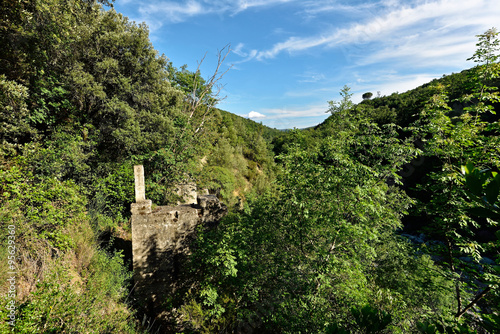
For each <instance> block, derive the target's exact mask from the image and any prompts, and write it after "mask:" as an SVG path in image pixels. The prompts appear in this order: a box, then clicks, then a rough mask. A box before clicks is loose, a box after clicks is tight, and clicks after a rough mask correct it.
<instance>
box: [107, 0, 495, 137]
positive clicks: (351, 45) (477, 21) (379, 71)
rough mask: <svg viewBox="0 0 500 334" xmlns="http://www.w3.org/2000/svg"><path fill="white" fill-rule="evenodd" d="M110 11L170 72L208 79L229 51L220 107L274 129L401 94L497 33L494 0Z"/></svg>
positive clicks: (271, 2) (264, 2) (165, 0)
mask: <svg viewBox="0 0 500 334" xmlns="http://www.w3.org/2000/svg"><path fill="white" fill-rule="evenodd" d="M114 7H115V9H116V10H117V11H118V12H120V13H123V14H124V15H125V16H128V17H129V18H130V19H131V20H134V21H136V22H137V23H139V22H145V23H146V24H147V25H148V26H149V30H150V39H151V41H152V43H153V45H154V47H155V48H156V49H157V50H158V51H159V53H160V54H161V53H164V54H165V56H167V58H169V59H170V60H171V61H172V62H173V64H174V66H176V67H180V66H182V65H184V64H186V65H187V66H188V69H189V70H191V71H195V70H196V68H197V67H198V63H199V61H200V60H201V59H202V58H203V57H204V56H205V55H206V57H205V59H204V61H203V63H202V65H201V73H202V76H204V77H208V76H210V75H211V74H213V71H214V69H215V66H216V64H217V53H218V51H219V50H221V49H223V48H224V47H225V46H226V45H228V44H229V45H230V47H231V49H232V51H231V52H230V54H229V55H228V56H227V58H226V60H225V62H224V64H223V66H222V67H223V68H222V70H223V71H225V70H226V69H228V68H229V67H231V68H230V69H229V71H228V72H227V73H226V74H225V75H224V77H223V78H222V80H221V81H220V82H221V83H222V84H223V85H224V87H223V89H222V91H221V96H222V97H224V96H225V97H226V98H225V99H224V100H223V101H221V103H220V104H219V105H218V107H219V108H221V109H224V110H227V111H229V112H232V113H234V114H237V115H240V116H244V117H249V116H250V117H251V118H252V119H254V120H256V121H258V122H262V123H263V124H265V125H267V126H271V127H274V128H278V129H285V128H293V127H297V128H303V127H308V126H313V125H316V124H319V123H321V122H322V121H323V120H324V119H325V118H326V117H327V116H328V114H326V113H325V111H326V110H327V109H328V101H331V100H340V99H341V96H340V95H339V92H340V89H341V88H342V87H343V86H344V85H348V86H349V87H351V92H353V93H354V96H353V100H354V102H359V101H360V100H361V95H362V94H363V93H365V92H372V93H373V94H374V95H377V93H378V92H380V94H381V95H390V94H392V93H393V92H405V91H407V90H409V89H412V88H415V87H417V86H420V85H421V84H423V83H426V82H428V81H430V80H432V79H434V78H439V77H441V76H442V75H443V74H451V73H453V72H460V71H461V70H463V69H466V68H470V67H472V66H474V63H472V62H470V61H466V59H467V58H469V57H470V56H472V54H473V53H474V51H475V49H476V46H475V44H476V42H477V37H476V35H478V34H481V33H483V32H485V31H486V30H487V29H489V28H491V27H496V28H499V29H500V3H499V2H498V0H427V1H424V0H406V1H398V0H373V1H357V0H351V1H348V0H342V1H341V0H315V1H313V0H246V1H245V0H187V1H180V0H115V4H114Z"/></svg>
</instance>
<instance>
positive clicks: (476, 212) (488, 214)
mask: <svg viewBox="0 0 500 334" xmlns="http://www.w3.org/2000/svg"><path fill="white" fill-rule="evenodd" d="M467 212H468V213H469V214H470V215H473V216H477V217H483V218H491V219H500V214H498V213H496V212H493V211H491V210H488V209H485V208H471V209H467Z"/></svg>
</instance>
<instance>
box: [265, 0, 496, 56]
mask: <svg viewBox="0 0 500 334" xmlns="http://www.w3.org/2000/svg"><path fill="white" fill-rule="evenodd" d="M478 2H479V3H478ZM325 8H326V7H325ZM391 8H392V9H391V10H390V11H389V12H387V13H385V14H379V15H375V16H372V17H370V18H369V19H367V20H366V21H364V22H358V23H355V24H353V25H351V26H349V27H346V28H342V29H332V30H330V31H325V32H323V33H320V34H317V35H315V36H306V37H298V36H293V37H290V38H288V39H287V40H285V41H282V42H278V43H276V44H275V45H274V46H273V47H271V48H270V49H268V50H261V51H259V52H258V53H257V54H256V57H255V58H256V59H258V60H264V59H271V58H275V57H276V56H278V55H279V54H280V53H283V52H288V53H294V52H299V51H305V50H308V49H311V48H318V47H324V48H332V47H337V46H342V45H352V44H367V43H381V44H382V46H386V47H394V46H396V47H397V48H398V51H399V53H400V54H401V55H404V54H405V53H407V54H414V53H413V52H412V48H415V47H414V46H413V45H412V44H411V43H412V42H415V41H416V42H417V44H420V46H422V45H424V44H425V45H426V46H427V47H426V48H424V49H422V48H419V49H418V50H419V51H420V52H419V54H423V53H424V52H432V51H433V50H435V48H434V47H433V40H429V39H425V38H428V37H433V38H436V41H439V38H440V39H449V38H453V39H455V41H456V42H457V43H458V45H460V46H459V48H462V49H463V47H464V45H465V44H467V43H470V34H469V35H467V34H463V31H462V30H460V29H458V27H463V25H464V22H467V23H468V25H469V27H470V28H471V31H484V30H486V29H487V28H489V27H491V24H492V23H493V22H497V21H498V17H500V6H499V5H498V2H497V1H496V0H478V1H469V0H453V1H452V0H441V1H434V2H428V1H425V2H424V1H418V2H417V3H416V4H415V5H414V6H399V7H397V8H395V7H394V5H393V6H392V7H391ZM495 18H496V19H495ZM436 27H439V29H440V31H435V29H437V28H436ZM455 29H456V30H455ZM426 31H427V32H430V33H425V32H426ZM422 32H424V33H422ZM432 32H436V33H434V34H432ZM437 36H440V37H437ZM405 42H406V44H405ZM439 42H440V45H439V46H441V47H445V48H446V47H447V48H448V50H447V51H444V52H449V53H451V52H453V50H452V49H450V48H454V47H456V45H457V44H451V43H448V44H449V45H445V44H444V43H443V42H442V41H439ZM405 46H406V47H405Z"/></svg>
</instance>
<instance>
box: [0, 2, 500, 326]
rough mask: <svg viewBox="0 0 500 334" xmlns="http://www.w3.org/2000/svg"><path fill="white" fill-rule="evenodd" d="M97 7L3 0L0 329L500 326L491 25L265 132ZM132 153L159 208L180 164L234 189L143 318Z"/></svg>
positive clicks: (498, 69)
mask: <svg viewBox="0 0 500 334" xmlns="http://www.w3.org/2000/svg"><path fill="white" fill-rule="evenodd" d="M109 5H110V3H109V2H108V1H106V0H102V1H97V2H95V1H83V0H69V1H68V0H64V1H63V0H35V1H28V0H21V1H7V2H4V3H2V4H1V5H0V17H1V18H2V21H1V23H0V24H1V25H0V43H1V45H2V48H0V128H1V132H0V221H1V222H2V225H1V226H2V231H3V233H2V236H1V237H0V242H1V243H2V248H1V252H0V262H1V263H2V270H1V271H0V272H1V273H0V279H1V280H2V282H4V283H2V284H1V285H0V293H1V295H2V300H3V301H4V305H7V307H4V308H1V309H0V315H1V316H2V317H3V318H4V319H9V320H8V321H4V322H2V323H1V324H0V330H1V331H2V332H11V331H15V332H19V333H86V332H92V333H146V332H159V331H164V332H172V333H179V332H183V333H234V332H255V333H257V332H258V333H406V332H421V333H444V332H446V333H494V332H497V331H498V330H499V329H500V318H499V315H498V310H499V306H500V295H499V289H498V287H499V284H500V279H499V276H498V274H499V272H500V270H499V268H500V266H499V259H500V253H499V250H500V247H499V246H500V242H499V239H498V238H497V236H498V235H499V234H500V233H499V231H498V223H499V222H500V210H499V206H500V202H499V201H500V198H499V193H500V174H499V173H498V171H499V167H500V150H499V148H500V140H499V138H500V137H499V133H500V128H499V123H498V117H499V116H498V113H496V111H498V108H499V103H498V102H499V100H500V98H499V89H498V88H497V87H498V84H499V81H498V80H499V79H498V78H499V77H500V64H499V62H498V60H499V58H498V57H499V55H498V53H499V44H500V41H499V34H498V33H497V32H496V30H495V29H490V30H488V31H486V32H485V33H484V34H482V35H480V36H478V38H479V41H478V44H477V51H476V53H475V54H474V55H472V58H471V59H472V60H474V61H475V62H477V66H474V67H473V68H471V69H469V70H466V71H463V72H461V73H456V74H452V75H448V76H445V77H443V78H441V79H438V80H434V81H432V82H430V83H428V84H425V85H423V86H421V87H418V88H416V89H414V90H411V91H408V92H405V93H401V94H399V93H395V94H392V95H390V96H382V97H376V98H370V99H366V100H364V101H363V102H361V103H359V104H357V105H353V104H352V103H345V104H342V103H337V102H336V101H331V102H330V107H331V109H330V111H331V112H332V115H331V116H330V117H329V118H328V119H327V120H325V122H323V123H322V124H320V125H318V126H316V127H314V128H309V129H304V130H290V131H279V130H276V129H270V128H267V127H265V126H263V125H262V124H259V123H256V122H253V121H251V120H248V119H245V118H243V117H240V116H236V115H234V114H231V113H230V112H227V111H224V110H220V109H218V108H217V107H216V106H217V102H218V100H219V96H218V91H219V90H218V80H219V78H220V76H221V75H222V74H223V73H221V72H220V70H215V73H214V74H213V76H211V77H208V78H206V79H205V78H202V77H200V73H199V71H198V70H195V71H190V70H188V69H187V67H186V66H182V65H181V66H180V67H176V66H178V65H175V66H174V64H172V63H171V62H170V61H168V59H167V57H166V56H165V55H158V53H157V51H156V50H155V49H154V47H153V45H152V44H151V41H150V40H149V33H148V29H147V27H146V26H145V25H144V24H139V25H137V24H135V23H133V22H131V21H130V20H129V19H128V18H126V17H124V16H123V15H121V14H119V13H117V12H116V11H114V10H113V9H112V8H109ZM227 52H229V50H228V49H223V50H222V51H221V53H220V54H219V64H218V65H222V61H223V60H224V59H225V55H227ZM220 68H221V67H220V66H219V67H218V69H220ZM343 93H344V98H345V101H344V102H349V97H350V96H349V94H348V89H346V90H344V91H343ZM343 106H349V107H343ZM137 164H141V165H143V166H144V169H145V173H146V175H147V177H146V194H147V197H148V198H149V199H151V200H153V203H155V204H156V205H164V204H169V203H176V202H177V200H178V195H177V186H178V185H179V184H183V183H186V182H192V183H195V184H196V185H197V187H198V188H200V189H208V190H209V191H210V192H211V193H212V194H216V195H217V196H218V197H219V198H220V199H221V200H222V201H224V202H225V203H226V204H227V206H228V207H229V214H228V215H227V216H226V217H225V218H224V219H222V221H220V222H219V224H218V225H216V226H214V227H213V228H203V227H200V228H199V229H198V230H197V238H196V240H194V241H193V244H192V253H190V254H187V255H186V258H187V260H186V262H185V263H183V266H184V267H185V272H186V273H189V275H190V282H189V283H190V284H191V285H190V286H189V289H186V290H183V291H172V293H171V297H170V298H168V299H167V300H164V301H161V302H160V303H159V304H161V305H162V307H161V309H158V310H155V314H148V315H146V316H145V315H144V314H143V313H142V310H141V308H140V306H139V305H137V304H136V303H135V299H134V291H133V282H132V279H131V277H132V275H131V271H130V262H129V261H130V257H131V255H130V249H129V248H130V247H129V244H130V240H131V236H130V235H131V226H130V220H129V218H130V203H132V202H133V201H134V176H133V166H134V165H137ZM159 314H162V315H163V320H165V318H166V321H164V322H163V323H161V326H163V327H161V328H160V327H158V326H159V325H158V324H156V325H155V321H156V319H154V318H155V317H156V315H159Z"/></svg>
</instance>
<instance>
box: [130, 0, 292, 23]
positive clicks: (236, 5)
mask: <svg viewBox="0 0 500 334" xmlns="http://www.w3.org/2000/svg"><path fill="white" fill-rule="evenodd" d="M121 1H122V2H123V3H127V2H128V0H121ZM294 1H297V0H237V1H233V0H187V1H182V2H180V1H171V0H166V1H164V0H156V1H152V2H141V3H140V5H139V13H140V14H141V15H142V17H143V19H144V20H146V21H152V20H153V19H152V18H153V17H155V18H157V19H158V20H161V21H162V22H163V23H179V22H183V21H186V20H188V19H190V18H192V17H195V16H201V15H210V14H218V15H223V14H227V15H236V14H238V13H240V12H243V11H245V10H248V9H251V8H257V7H270V6H275V5H279V4H284V3H288V2H294Z"/></svg>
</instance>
